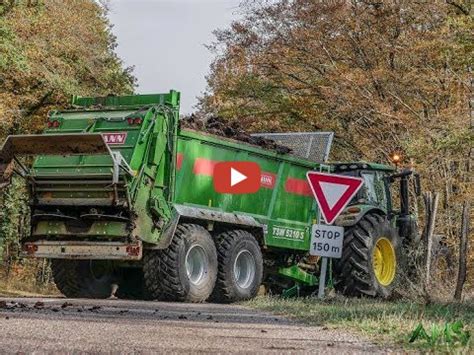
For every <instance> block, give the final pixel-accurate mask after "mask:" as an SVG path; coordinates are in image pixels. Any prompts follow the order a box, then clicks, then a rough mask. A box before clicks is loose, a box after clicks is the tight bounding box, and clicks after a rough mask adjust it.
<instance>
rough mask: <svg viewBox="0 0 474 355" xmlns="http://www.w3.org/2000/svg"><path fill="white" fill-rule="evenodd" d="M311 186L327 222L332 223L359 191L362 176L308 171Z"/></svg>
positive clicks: (307, 175)
mask: <svg viewBox="0 0 474 355" xmlns="http://www.w3.org/2000/svg"><path fill="white" fill-rule="evenodd" d="M306 177H307V178H308V182H309V186H311V190H312V191H313V195H314V197H315V198H316V201H317V202H318V206H319V209H320V211H321V214H322V215H323V217H324V220H325V221H326V223H327V224H332V223H333V222H334V220H335V219H336V218H337V216H339V214H340V213H341V212H342V210H343V209H344V208H345V207H346V206H347V204H348V203H349V201H350V200H351V199H352V198H353V197H354V195H355V194H356V193H357V191H359V189H360V188H361V186H362V184H363V183H364V181H363V180H362V179H361V178H356V177H352V176H345V175H335V174H326V173H319V172H315V171H308V173H307V174H306Z"/></svg>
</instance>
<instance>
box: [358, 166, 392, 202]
mask: <svg viewBox="0 0 474 355" xmlns="http://www.w3.org/2000/svg"><path fill="white" fill-rule="evenodd" d="M361 177H362V178H363V179H364V186H363V188H362V189H363V190H364V199H365V200H366V201H367V203H370V204H374V205H378V206H382V207H386V208H388V205H387V190H386V187H385V181H384V175H383V173H382V172H380V171H363V172H361Z"/></svg>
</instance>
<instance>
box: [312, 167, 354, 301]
mask: <svg viewBox="0 0 474 355" xmlns="http://www.w3.org/2000/svg"><path fill="white" fill-rule="evenodd" d="M306 177H307V178H308V182H309V185H310V186H311V190H312V191H313V195H314V198H315V199H316V202H317V203H318V206H319V211H320V212H321V215H322V216H323V217H324V220H325V222H326V224H321V222H320V221H319V224H313V227H312V230H311V246H310V250H309V253H310V255H318V256H321V257H322V261H321V275H320V278H319V292H318V297H319V298H323V297H324V286H325V284H326V273H327V266H328V259H327V258H340V257H341V256H342V246H343V241H344V228H343V227H338V226H332V225H331V224H333V223H334V221H335V220H336V218H337V216H339V215H340V214H341V212H342V211H343V210H344V208H345V207H346V206H347V204H348V203H349V202H350V200H351V199H352V198H353V197H354V196H355V194H356V193H357V191H358V190H359V189H360V188H361V186H362V184H363V180H362V179H361V178H356V177H350V176H343V175H335V174H327V173H319V172H315V171H309V172H308V173H307V174H306Z"/></svg>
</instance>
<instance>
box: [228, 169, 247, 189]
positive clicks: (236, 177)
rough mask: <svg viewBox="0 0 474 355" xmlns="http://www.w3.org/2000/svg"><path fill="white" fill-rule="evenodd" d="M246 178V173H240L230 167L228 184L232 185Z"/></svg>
mask: <svg viewBox="0 0 474 355" xmlns="http://www.w3.org/2000/svg"><path fill="white" fill-rule="evenodd" d="M244 180H247V175H244V174H242V173H240V171H238V170H236V169H234V168H230V186H231V187H234V186H235V185H237V184H238V183H239V182H242V181H244Z"/></svg>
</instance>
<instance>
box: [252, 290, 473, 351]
mask: <svg viewBox="0 0 474 355" xmlns="http://www.w3.org/2000/svg"><path fill="white" fill-rule="evenodd" d="M245 305H247V306H250V307H253V308H257V309H260V310H264V311H270V312H273V313H276V314H280V315H284V316H288V317H290V318H294V319H297V320H301V321H303V322H305V323H306V324H309V325H317V326H327V327H329V328H333V329H346V330H350V331H355V332H358V333H361V334H364V335H366V336H367V337H368V338H369V339H370V340H372V341H374V342H375V343H377V344H381V345H396V346H403V347H404V348H406V349H413V348H416V349H432V350H437V351H451V350H453V349H454V347H455V346H456V344H449V343H448V344H446V343H440V344H436V345H432V344H428V343H427V342H424V341H416V342H414V343H409V338H410V335H411V333H412V332H413V330H414V329H415V328H416V327H417V326H418V325H419V324H420V323H422V324H423V326H424V327H425V328H427V329H429V328H431V327H432V326H433V325H438V326H444V325H445V324H446V323H447V322H456V321H461V322H462V323H463V324H464V327H465V329H467V330H468V331H472V330H473V329H474V303H472V302H470V303H458V304H428V305H426V304H417V303H413V302H408V301H396V302H395V301H394V302H390V301H382V300H375V299H356V298H343V297H339V296H337V297H335V298H332V299H328V300H319V299H316V298H295V299H282V298H278V297H268V296H261V297H257V298H255V299H253V300H251V301H248V302H246V303H245ZM456 350H461V351H463V350H466V351H468V352H470V351H472V350H474V347H473V345H472V341H471V342H470V343H469V344H468V345H467V347H464V348H458V347H456Z"/></svg>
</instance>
